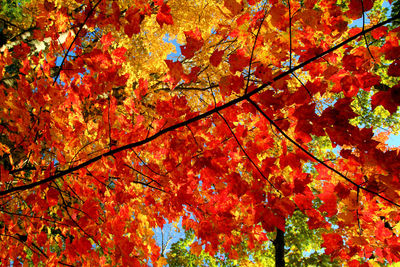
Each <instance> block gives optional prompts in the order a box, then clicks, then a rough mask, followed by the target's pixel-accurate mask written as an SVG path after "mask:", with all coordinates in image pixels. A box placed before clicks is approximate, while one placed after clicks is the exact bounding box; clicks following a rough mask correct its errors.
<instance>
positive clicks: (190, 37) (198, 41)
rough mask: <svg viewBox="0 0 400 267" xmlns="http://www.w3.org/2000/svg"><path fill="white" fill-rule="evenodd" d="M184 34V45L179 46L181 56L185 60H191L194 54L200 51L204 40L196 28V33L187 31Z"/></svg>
mask: <svg viewBox="0 0 400 267" xmlns="http://www.w3.org/2000/svg"><path fill="white" fill-rule="evenodd" d="M184 33H185V36H186V45H183V46H181V51H182V55H184V56H185V57H186V58H192V57H193V56H194V53H195V52H196V51H198V50H200V49H201V47H202V46H203V44H204V40H203V38H202V37H201V33H200V31H199V29H198V28H196V31H187V32H184Z"/></svg>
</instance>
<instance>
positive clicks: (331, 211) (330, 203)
mask: <svg viewBox="0 0 400 267" xmlns="http://www.w3.org/2000/svg"><path fill="white" fill-rule="evenodd" d="M333 190H334V189H333V185H332V184H325V185H324V190H323V192H322V193H321V194H319V195H318V197H319V199H321V200H322V203H323V204H322V205H321V207H319V211H321V212H323V211H326V212H327V215H328V216H329V217H331V216H333V215H335V214H336V213H337V198H336V195H335V194H334V191H333Z"/></svg>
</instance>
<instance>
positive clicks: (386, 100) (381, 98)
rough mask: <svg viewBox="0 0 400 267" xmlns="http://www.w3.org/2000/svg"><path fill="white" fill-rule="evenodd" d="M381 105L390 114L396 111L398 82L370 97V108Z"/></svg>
mask: <svg viewBox="0 0 400 267" xmlns="http://www.w3.org/2000/svg"><path fill="white" fill-rule="evenodd" d="M379 105H382V106H383V107H384V108H385V109H386V110H387V111H389V112H390V114H393V113H395V112H396V111H397V108H398V106H400V84H398V85H396V86H393V87H391V88H390V89H389V90H388V91H386V92H385V91H383V92H377V93H375V94H374V95H373V96H372V98H371V106H372V109H375V108H376V107H377V106H379Z"/></svg>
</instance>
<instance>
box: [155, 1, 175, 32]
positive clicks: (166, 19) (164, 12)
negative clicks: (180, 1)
mask: <svg viewBox="0 0 400 267" xmlns="http://www.w3.org/2000/svg"><path fill="white" fill-rule="evenodd" d="M170 12H171V8H170V7H169V5H168V4H167V3H163V4H162V5H161V7H160V9H159V11H158V13H157V18H156V19H157V22H158V24H159V25H160V26H161V28H162V27H163V25H164V24H166V25H172V24H174V22H173V19H172V16H171V13H170Z"/></svg>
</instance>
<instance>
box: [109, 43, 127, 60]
mask: <svg viewBox="0 0 400 267" xmlns="http://www.w3.org/2000/svg"><path fill="white" fill-rule="evenodd" d="M126 50H127V49H126V48H125V47H119V48H117V49H115V50H114V51H113V53H112V55H113V58H114V61H115V62H117V63H124V62H125V61H126V58H125V52H126Z"/></svg>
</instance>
